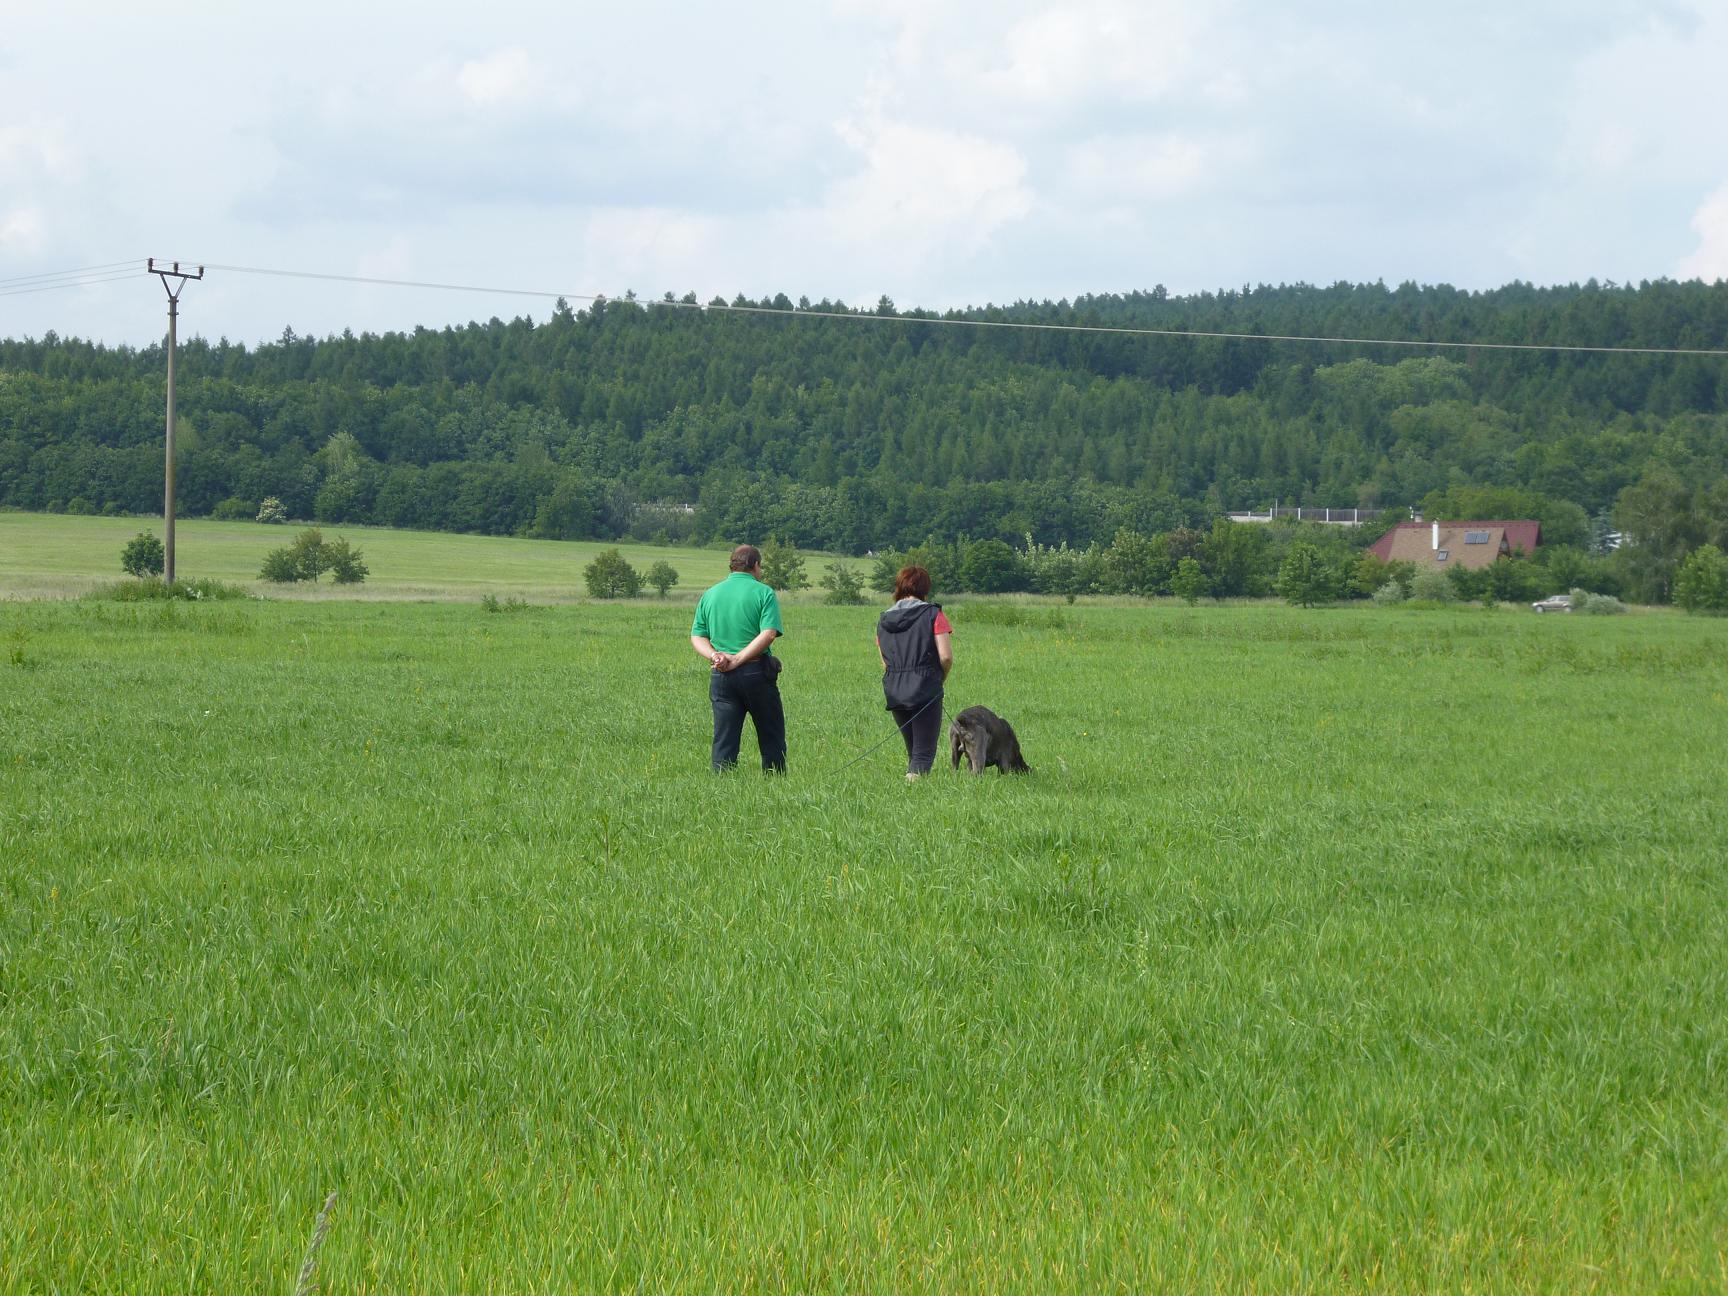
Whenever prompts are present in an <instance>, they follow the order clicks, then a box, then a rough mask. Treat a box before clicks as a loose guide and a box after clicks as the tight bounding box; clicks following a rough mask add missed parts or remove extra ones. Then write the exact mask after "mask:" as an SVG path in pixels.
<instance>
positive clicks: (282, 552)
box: [258, 545, 300, 585]
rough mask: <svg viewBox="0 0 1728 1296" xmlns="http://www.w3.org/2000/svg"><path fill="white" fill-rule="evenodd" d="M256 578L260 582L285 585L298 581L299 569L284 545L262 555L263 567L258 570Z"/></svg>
mask: <svg viewBox="0 0 1728 1296" xmlns="http://www.w3.org/2000/svg"><path fill="white" fill-rule="evenodd" d="M258 576H259V579H261V580H267V581H273V582H275V583H276V584H278V585H287V584H289V583H290V582H292V581H297V580H299V579H300V569H299V568H298V567H297V566H296V565H295V563H294V555H293V554H292V553H291V552H290V551H289V549H288V547H287V546H286V545H284V546H283V547H282V548H280V549H272V550H271V551H270V552H269V553H267V554H265V555H264V565H263V566H262V567H261V568H259V569H258Z"/></svg>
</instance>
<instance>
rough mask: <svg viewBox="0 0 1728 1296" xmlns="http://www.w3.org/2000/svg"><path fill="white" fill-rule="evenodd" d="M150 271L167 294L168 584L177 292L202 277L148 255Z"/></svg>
mask: <svg viewBox="0 0 1728 1296" xmlns="http://www.w3.org/2000/svg"><path fill="white" fill-rule="evenodd" d="M147 268H148V270H149V272H150V273H151V274H153V275H158V276H160V277H161V279H162V287H163V289H164V290H165V291H166V292H167V293H168V445H167V451H166V457H167V471H166V473H165V475H164V479H163V487H162V531H163V536H162V579H163V580H164V581H166V582H167V583H168V584H170V585H172V584H173V583H174V342H175V318H176V317H177V316H178V315H179V313H180V309H179V308H180V294H181V292H183V291H184V290H185V288H186V281H187V280H188V279H202V278H203V277H204V267H203V266H199V267H198V273H197V274H193V273H191V272H190V271H186V270H182V269H181V268H180V263H179V262H178V261H176V262H174V268H173V269H172V270H168V269H164V268H163V267H161V266H159V265H157V264H156V258H155V257H151V258H150V260H149V261H148V263H147ZM170 279H178V280H179V281H180V282H179V283H177V284H175V285H174V286H173V287H172V288H170V287H169V286H168V281H169V280H170Z"/></svg>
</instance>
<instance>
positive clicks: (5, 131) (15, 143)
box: [0, 120, 79, 182]
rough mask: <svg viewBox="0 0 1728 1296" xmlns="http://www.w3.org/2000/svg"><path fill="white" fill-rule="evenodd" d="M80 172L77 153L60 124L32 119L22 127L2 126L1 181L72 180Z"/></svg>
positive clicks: (0, 145)
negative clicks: (46, 178)
mask: <svg viewBox="0 0 1728 1296" xmlns="http://www.w3.org/2000/svg"><path fill="white" fill-rule="evenodd" d="M78 170H79V168H78V160H77V154H76V152H75V150H74V149H73V148H72V146H71V144H70V143H69V142H68V140H67V136H66V130H65V128H64V127H62V126H60V125H59V124H57V123H54V122H45V121H40V120H30V121H27V122H25V123H24V124H23V125H18V126H5V125H0V179H5V180H9V181H14V182H16V181H18V180H22V179H25V178H31V177H38V176H50V177H54V178H59V179H69V178H74V177H76V175H77V173H78Z"/></svg>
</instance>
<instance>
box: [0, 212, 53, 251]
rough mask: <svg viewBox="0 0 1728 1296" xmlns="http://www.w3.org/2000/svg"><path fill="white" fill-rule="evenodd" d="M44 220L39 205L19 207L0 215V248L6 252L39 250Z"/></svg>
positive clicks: (44, 224) (44, 226) (44, 225)
mask: <svg viewBox="0 0 1728 1296" xmlns="http://www.w3.org/2000/svg"><path fill="white" fill-rule="evenodd" d="M45 228H46V222H45V221H44V220H43V218H42V210H41V208H39V207H20V208H18V209H17V210H16V211H12V212H8V213H7V214H6V215H4V216H0V249H4V250H6V251H8V252H39V251H40V250H41V249H42V235H43V231H44V229H45Z"/></svg>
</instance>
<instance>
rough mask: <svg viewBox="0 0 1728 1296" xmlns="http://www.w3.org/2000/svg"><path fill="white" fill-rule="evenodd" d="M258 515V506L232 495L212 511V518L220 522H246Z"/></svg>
mask: <svg viewBox="0 0 1728 1296" xmlns="http://www.w3.org/2000/svg"><path fill="white" fill-rule="evenodd" d="M257 514H258V506H257V505H255V504H253V503H252V501H251V500H246V499H241V498H240V497H239V496H238V495H230V496H229V497H228V498H227V499H225V500H223V501H222V502H221V503H219V504H218V505H217V506H216V507H215V508H213V509H211V510H210V516H211V517H213V518H215V519H216V520H217V521H218V522H244V521H246V520H247V519H248V518H251V517H255V516H257Z"/></svg>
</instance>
